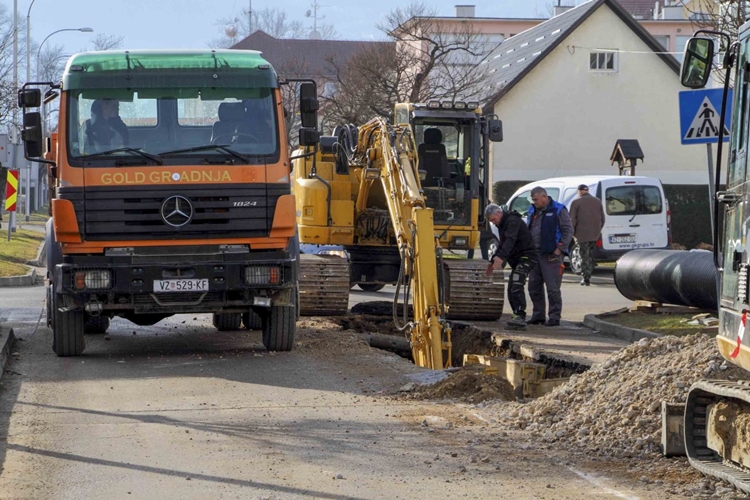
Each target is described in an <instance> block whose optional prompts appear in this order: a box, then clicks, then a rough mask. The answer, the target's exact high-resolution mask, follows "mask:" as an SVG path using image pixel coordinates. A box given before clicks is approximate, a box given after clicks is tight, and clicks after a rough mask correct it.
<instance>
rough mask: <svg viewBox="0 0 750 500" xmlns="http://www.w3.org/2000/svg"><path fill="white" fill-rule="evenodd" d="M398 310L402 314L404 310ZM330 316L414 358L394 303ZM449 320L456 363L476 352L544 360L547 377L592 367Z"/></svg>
mask: <svg viewBox="0 0 750 500" xmlns="http://www.w3.org/2000/svg"><path fill="white" fill-rule="evenodd" d="M398 312H399V314H400V313H401V312H402V311H401V310H399V311H398ZM410 312H411V311H410ZM331 319H333V320H334V321H335V322H336V323H337V324H339V325H340V326H341V328H343V329H345V330H353V331H356V332H359V333H364V334H369V335H370V344H371V345H373V347H379V348H383V349H386V350H389V351H392V352H395V353H397V354H399V355H400V356H403V357H404V358H407V359H410V360H411V359H412V356H411V350H410V349H409V345H408V341H407V337H406V335H405V334H404V332H400V331H399V330H398V329H397V328H396V327H395V325H394V324H393V312H392V304H390V303H388V302H365V303H360V304H357V305H356V306H354V307H353V308H352V314H349V315H347V316H340V317H337V318H331ZM450 323H451V327H452V333H451V342H452V344H453V349H452V356H451V361H452V364H453V366H457V367H458V366H462V365H463V362H464V354H475V355H484V356H497V357H502V358H507V359H513V360H519V361H531V362H536V363H541V364H543V365H545V367H546V369H545V379H552V378H563V377H570V376H571V375H574V374H577V373H583V372H585V371H587V370H588V369H589V368H590V366H587V365H583V364H580V363H576V362H573V361H569V360H566V359H562V358H558V357H555V356H551V355H548V354H545V353H540V354H538V355H537V359H531V358H529V357H527V356H524V355H523V354H521V349H520V344H518V341H515V340H509V339H504V340H502V341H501V342H500V343H499V345H496V344H495V342H494V341H493V338H492V337H493V332H491V331H488V330H482V329H479V328H477V327H475V326H474V325H472V324H469V323H462V322H458V321H452V322H450ZM391 339H393V340H392V341H391Z"/></svg>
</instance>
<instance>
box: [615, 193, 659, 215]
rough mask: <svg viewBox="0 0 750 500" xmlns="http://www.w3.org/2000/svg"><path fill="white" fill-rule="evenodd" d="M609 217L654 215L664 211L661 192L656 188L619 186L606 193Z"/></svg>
mask: <svg viewBox="0 0 750 500" xmlns="http://www.w3.org/2000/svg"><path fill="white" fill-rule="evenodd" d="M604 199H605V206H606V209H607V215H654V214H660V213H661V212H662V210H663V206H662V196H661V191H660V190H659V188H658V187H656V186H618V187H611V188H607V190H606V193H605V198H604Z"/></svg>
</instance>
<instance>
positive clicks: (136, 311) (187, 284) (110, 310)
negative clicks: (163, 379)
mask: <svg viewBox="0 0 750 500" xmlns="http://www.w3.org/2000/svg"><path fill="white" fill-rule="evenodd" d="M41 87H42V88H41V89H40V88H39V87H28V86H24V88H22V89H21V91H20V92H19V104H20V105H22V106H23V108H24V126H25V128H24V132H23V137H24V143H25V149H26V156H27V157H28V158H29V159H31V160H36V161H41V162H44V163H47V164H48V166H49V169H50V176H51V177H52V179H53V181H54V195H53V198H52V200H51V207H52V219H51V221H50V228H49V229H50V230H49V231H48V241H47V246H48V255H49V258H48V277H49V285H48V299H49V300H48V319H49V323H50V326H51V327H52V329H53V331H54V345H53V349H54V351H55V352H56V353H57V354H58V355H59V356H71V355H79V354H81V353H82V352H83V349H84V346H85V339H84V332H85V331H87V330H88V331H92V332H93V331H97V330H98V331H100V332H101V331H102V330H106V328H107V325H108V319H109V318H111V317H113V316H121V317H124V318H126V319H128V320H130V321H132V322H134V323H136V324H141V325H146V324H153V323H155V322H157V321H159V320H161V319H162V318H165V317H167V316H170V315H172V314H177V313H212V314H213V317H214V324H215V325H216V327H217V328H218V329H219V330H231V329H237V328H239V326H240V321H241V318H242V316H243V315H245V317H246V318H248V317H249V316H250V315H255V316H257V317H259V318H260V320H261V323H262V330H263V342H264V344H265V345H266V347H267V348H268V349H272V350H289V349H291V348H292V345H293V339H294V322H295V319H296V285H297V274H298V270H297V269H298V262H297V254H298V244H297V240H296V238H295V219H294V215H295V211H294V206H295V203H294V197H293V195H292V194H291V187H290V175H289V174H290V167H289V164H290V162H289V148H288V142H287V134H286V130H285V127H284V120H283V119H281V117H283V116H284V114H283V113H284V110H283V107H282V101H281V93H280V91H279V81H278V79H277V76H276V73H275V72H274V70H273V68H272V67H271V66H270V64H268V62H267V61H265V60H264V59H263V58H262V57H261V55H260V53H258V52H255V51H237V50H231V51H208V50H206V51H108V52H91V53H84V54H76V55H74V56H72V57H71V58H70V60H69V61H68V63H67V65H66V67H65V70H64V74H63V78H62V82H61V83H60V84H51V83H50V84H47V85H42V86H41ZM41 90H44V91H45V104H46V105H47V106H49V104H50V103H52V104H57V106H58V107H59V121H58V125H57V131H56V133H55V134H53V138H54V142H53V143H52V144H51V145H52V147H51V148H47V149H48V151H46V152H45V151H43V148H42V145H43V142H44V141H43V138H42V133H41V123H42V121H43V120H42V116H41V114H42V113H41V112H39V111H35V109H34V108H36V107H38V106H39V105H40V104H41V103H40V98H39V97H40V94H41ZM43 109H44V108H42V110H43ZM249 323H250V321H248V320H247V319H246V325H248V324H249Z"/></svg>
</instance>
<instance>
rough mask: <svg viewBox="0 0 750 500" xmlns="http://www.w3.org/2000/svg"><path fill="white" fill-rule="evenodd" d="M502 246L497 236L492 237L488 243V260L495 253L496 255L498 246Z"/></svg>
mask: <svg viewBox="0 0 750 500" xmlns="http://www.w3.org/2000/svg"><path fill="white" fill-rule="evenodd" d="M499 246H500V242H499V241H497V238H492V239H491V240H490V243H489V244H488V245H487V260H490V259H491V258H492V256H493V255H495V252H497V247H499Z"/></svg>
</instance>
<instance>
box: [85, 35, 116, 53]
mask: <svg viewBox="0 0 750 500" xmlns="http://www.w3.org/2000/svg"><path fill="white" fill-rule="evenodd" d="M122 42H123V37H121V36H117V35H107V34H106V33H99V34H98V35H96V36H95V37H94V39H93V40H91V47H92V50H114V49H119V48H122Z"/></svg>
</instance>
